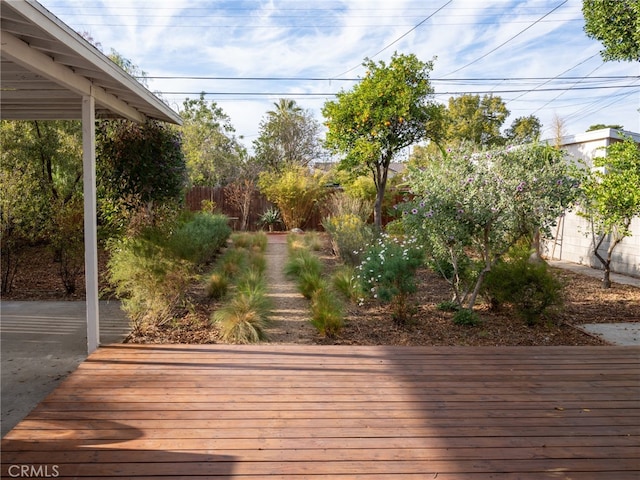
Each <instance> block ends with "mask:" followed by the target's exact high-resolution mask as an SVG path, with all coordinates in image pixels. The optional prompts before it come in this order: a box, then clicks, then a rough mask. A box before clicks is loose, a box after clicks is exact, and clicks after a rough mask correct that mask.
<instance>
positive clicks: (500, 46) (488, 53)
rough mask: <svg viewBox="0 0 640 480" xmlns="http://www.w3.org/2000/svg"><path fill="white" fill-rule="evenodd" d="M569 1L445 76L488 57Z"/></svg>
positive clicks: (565, 0) (565, 1)
mask: <svg viewBox="0 0 640 480" xmlns="http://www.w3.org/2000/svg"><path fill="white" fill-rule="evenodd" d="M567 1H568V0H564V1H563V2H562V3H560V4H559V5H557V6H556V7H555V8H553V9H552V10H551V11H550V12H548V13H546V14H545V15H543V16H542V17H541V18H539V19H538V20H536V21H535V22H533V23H532V24H531V25H529V26H528V27H527V28H525V29H524V30H521V31H519V32H518V33H516V34H515V35H514V36H513V37H511V38H509V39H508V40H507V41H506V42H503V43H501V44H500V45H498V46H497V47H496V48H494V49H492V50H490V51H488V52H487V53H485V54H484V55H482V56H480V57H478V58H476V59H475V60H473V61H471V62H469V63H467V64H466V65H463V66H462V67H460V68H457V69H456V70H454V71H452V72H449V73H447V74H446V75H444V76H445V77H447V76H449V75H451V74H453V73H457V72H459V71H460V70H463V69H465V68H467V67H468V66H470V65H473V64H474V63H476V62H479V61H480V60H482V59H483V58H485V57H487V56H489V55H491V54H492V53H493V52H495V51H496V50H498V49H499V48H502V47H504V46H505V45H506V44H507V43H509V42H510V41H511V40H513V39H514V38H516V37H518V36H520V35H522V34H523V33H524V32H526V31H527V30H529V29H530V28H531V27H533V26H534V25H536V24H538V23H540V21H542V19H544V18H545V17H548V16H549V15H551V14H552V13H553V12H555V11H556V10H557V9H559V8H560V7H561V6H563V5H564V4H565V3H567Z"/></svg>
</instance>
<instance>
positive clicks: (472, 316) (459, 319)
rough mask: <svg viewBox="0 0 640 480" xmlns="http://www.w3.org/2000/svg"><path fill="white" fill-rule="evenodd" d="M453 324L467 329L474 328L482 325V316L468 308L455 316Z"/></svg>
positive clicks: (459, 311) (462, 309) (460, 310)
mask: <svg viewBox="0 0 640 480" xmlns="http://www.w3.org/2000/svg"><path fill="white" fill-rule="evenodd" d="M453 323H455V324H456V325H462V326H467V327H474V326H476V325H479V324H480V323H481V319H480V316H479V315H478V314H477V313H476V312H474V311H473V310H470V309H468V308H461V309H459V310H458V311H457V312H456V313H455V314H454V315H453Z"/></svg>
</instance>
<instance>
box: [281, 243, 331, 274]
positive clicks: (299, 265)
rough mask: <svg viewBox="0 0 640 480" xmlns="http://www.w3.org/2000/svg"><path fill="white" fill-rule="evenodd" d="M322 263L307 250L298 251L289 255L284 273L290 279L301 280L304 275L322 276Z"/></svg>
mask: <svg viewBox="0 0 640 480" xmlns="http://www.w3.org/2000/svg"><path fill="white" fill-rule="evenodd" d="M321 272H322V263H321V262H320V259H319V258H318V257H317V256H316V255H314V254H313V253H311V252H310V251H309V250H306V249H296V250H293V252H292V253H290V254H289V259H288V260H287V262H286V263H285V265H284V273H285V275H287V276H288V277H290V278H294V279H297V278H300V276H301V275H302V274H303V273H308V274H314V275H317V276H320V273H321Z"/></svg>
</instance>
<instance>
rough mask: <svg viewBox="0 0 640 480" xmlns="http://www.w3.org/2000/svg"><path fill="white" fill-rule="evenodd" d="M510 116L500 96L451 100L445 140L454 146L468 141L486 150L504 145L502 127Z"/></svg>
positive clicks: (454, 98)
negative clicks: (486, 148) (489, 147)
mask: <svg viewBox="0 0 640 480" xmlns="http://www.w3.org/2000/svg"><path fill="white" fill-rule="evenodd" d="M508 116H509V110H507V106H506V104H505V103H504V101H503V100H502V98H500V97H499V96H494V95H483V96H482V97H481V96H480V95H473V94H465V95H460V96H459V97H451V98H450V99H449V108H448V109H447V113H446V125H447V126H446V139H447V141H448V142H449V143H453V144H454V145H459V144H461V143H468V142H471V143H472V144H473V145H476V146H483V147H488V146H496V145H502V144H503V143H504V139H503V137H502V135H501V134H500V128H501V127H502V125H503V124H504V122H505V120H506V119H507V117H508Z"/></svg>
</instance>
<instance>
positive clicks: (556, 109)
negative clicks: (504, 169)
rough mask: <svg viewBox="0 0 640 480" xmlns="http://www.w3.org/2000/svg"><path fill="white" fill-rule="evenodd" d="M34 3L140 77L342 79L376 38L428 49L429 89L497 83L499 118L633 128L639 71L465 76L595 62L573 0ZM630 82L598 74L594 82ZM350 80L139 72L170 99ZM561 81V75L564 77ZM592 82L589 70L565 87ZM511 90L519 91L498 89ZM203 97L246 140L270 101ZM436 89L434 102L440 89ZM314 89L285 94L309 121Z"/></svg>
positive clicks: (423, 54)
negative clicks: (503, 110)
mask: <svg viewBox="0 0 640 480" xmlns="http://www.w3.org/2000/svg"><path fill="white" fill-rule="evenodd" d="M41 2H42V3H43V5H44V6H45V7H48V8H49V9H50V10H51V11H52V12H53V13H54V14H55V15H57V16H58V17H60V18H61V19H62V20H63V21H65V22H66V23H67V24H69V25H70V26H71V27H72V28H74V29H76V30H78V31H88V32H89V33H90V34H91V35H92V36H93V37H94V39H95V40H97V41H99V42H100V43H101V44H102V48H103V50H104V51H105V52H107V53H108V52H109V51H110V49H111V48H113V49H115V50H116V51H118V52H119V53H120V54H122V55H123V56H124V57H125V58H128V59H130V60H131V61H133V62H134V63H135V64H137V65H138V66H140V67H141V68H142V69H143V70H144V71H146V72H147V73H148V74H149V75H150V76H216V77H318V78H326V77H336V76H338V75H341V74H343V73H345V72H347V73H346V74H345V75H344V76H345V77H351V78H353V77H356V76H358V75H361V74H362V68H361V67H360V66H361V63H362V61H363V59H364V58H365V57H371V56H373V55H375V54H376V53H378V52H380V51H381V50H383V49H384V50H383V51H382V52H381V53H379V54H378V55H377V56H375V58H374V60H376V61H378V60H385V61H386V60H388V59H389V58H390V56H391V55H392V54H393V52H394V51H399V52H402V53H415V54H416V55H417V56H418V57H419V58H420V59H422V60H425V61H427V60H431V59H432V58H433V57H434V56H437V57H438V58H437V60H436V61H435V65H434V71H433V72H432V75H431V76H432V78H433V79H434V87H435V88H436V92H437V93H441V92H471V91H494V92H500V93H496V94H497V95H500V96H502V98H503V99H505V100H511V99H515V100H513V101H509V103H508V104H507V106H508V108H509V109H510V110H511V112H512V115H511V118H510V119H508V120H507V122H506V124H505V127H506V126H508V124H509V123H510V121H511V120H512V119H513V118H515V117H517V116H524V115H529V114H531V113H533V112H536V115H537V116H538V117H539V118H540V120H541V121H542V123H543V124H544V125H545V126H547V127H550V126H551V123H552V119H553V116H554V115H558V116H560V117H561V118H563V117H566V118H567V123H568V127H569V128H570V130H571V131H570V133H578V132H580V131H582V130H584V129H585V128H586V127H588V126H589V125H591V124H594V123H620V124H623V125H624V126H625V127H626V128H627V129H630V130H635V131H640V115H639V114H638V111H637V110H638V107H639V106H640V105H639V99H640V95H639V94H638V92H640V82H636V88H635V90H634V89H629V88H620V89H617V88H612V89H598V90H577V89H574V90H571V91H569V92H566V93H563V94H560V93H561V92H559V91H552V92H548V91H543V90H544V89H548V88H550V87H554V86H557V85H558V82H557V81H554V82H549V83H548V84H546V85H543V83H544V80H537V81H535V80H530V81H522V82H519V83H515V82H506V81H487V82H472V81H470V79H482V78H514V77H527V78H531V77H533V78H540V77H554V76H557V75H560V74H562V73H563V72H565V71H566V70H568V69H570V68H571V67H575V68H573V69H572V70H571V71H569V72H567V73H566V74H564V75H563V76H565V77H566V76H583V75H589V74H590V72H592V71H593V70H594V69H595V68H596V67H598V66H599V65H601V64H602V62H601V60H600V58H599V56H598V55H596V56H595V57H594V58H593V59H590V60H589V61H586V62H584V63H583V64H581V65H578V63H579V62H581V61H582V60H585V59H587V58H588V57H590V56H592V55H594V54H596V53H597V52H598V51H599V50H600V49H601V46H600V45H599V43H598V42H596V41H594V40H591V39H588V38H587V37H586V35H585V34H584V32H583V22H582V14H581V11H580V8H581V3H580V2H577V1H574V0H570V1H569V2H567V3H566V4H564V5H562V6H561V7H560V8H558V9H557V10H556V11H555V12H554V13H553V14H551V15H549V16H547V17H546V18H544V19H542V20H539V19H540V18H541V17H543V16H544V15H545V14H546V13H548V12H550V11H551V10H552V9H554V8H555V7H556V6H557V5H558V4H559V2H558V1H556V0H528V1H516V0H493V1H489V0H486V1H482V2H478V1H477V0H455V1H453V2H450V3H447V0H429V1H426V0H425V1H422V2H415V1H411V0H402V1H400V0H396V1H394V2H389V1H388V0H367V1H365V0H326V1H323V2H311V1H295V2H294V1H288V0H268V1H262V0H235V1H219V2H215V3H213V4H212V3H211V2H204V1H199V0H163V1H154V2H149V1H143V0H131V1H129V2H122V1H117V0H115V1H106V0H103V1H102V2H92V3H89V2H86V1H84V0H41ZM212 5H213V7H212ZM445 5H446V6H445ZM443 6H444V8H442V9H441V10H440V11H439V12H438V13H435V14H434V12H436V10H438V9H440V8H441V7H443ZM431 15H432V17H431V18H430V19H429V20H426V21H424V20H425V19H426V18H427V17H428V16H431ZM423 21H424V23H423V24H422V25H420V26H419V27H417V28H414V27H416V25H418V24H419V23H420V22H423ZM536 21H537V23H535V24H534V22H536ZM408 32H410V33H408ZM405 34H406V35H405ZM401 37H402V38H401ZM503 43H504V45H502V46H501V44H503ZM385 47H388V48H385ZM494 49H496V50H495V51H494V52H492V53H489V52H491V51H492V50H494ZM481 57H482V58H481ZM466 65H468V66H466ZM465 66H466V67H465ZM461 67H465V68H462V69H461V70H459V71H458V72H455V73H452V74H451V75H448V76H446V77H444V78H448V79H453V78H458V79H467V81H465V82H458V83H450V82H449V83H444V82H439V81H437V80H438V79H440V78H442V77H443V76H445V75H447V74H449V73H451V72H454V71H456V70H458V69H460V68H461ZM592 75H593V76H613V75H623V76H629V75H635V76H639V75H640V67H639V66H638V65H637V64H632V63H624V62H620V63H616V62H614V63H607V64H604V65H602V66H600V68H598V69H597V70H596V71H595V72H594V73H593V74H592ZM631 82H632V80H628V79H627V80H624V81H620V82H618V83H614V82H613V81H611V80H609V81H605V84H609V85H624V84H627V85H628V84H630V83H631ZM351 85H352V83H349V82H339V81H332V82H328V81H324V82H321V81H299V82H274V81H269V82H256V81H240V80H236V81H222V80H197V79H183V80H179V79H174V80H160V79H151V80H150V86H151V89H152V90H159V91H164V92H179V91H180V92H190V93H189V94H188V95H186V94H185V95H165V97H167V98H169V99H170V100H171V101H172V102H173V104H174V105H178V106H180V105H181V104H182V101H183V100H184V98H185V97H187V96H189V97H191V98H195V97H197V96H198V93H199V92H200V91H207V92H218V93H222V92H227V93H229V92H231V93H240V92H272V93H274V94H277V93H287V92H290V93H298V94H308V93H317V92H319V93H324V92H327V93H328V92H337V91H338V90H340V89H341V88H345V89H349V88H350V87H351ZM564 85H572V84H571V83H570V82H565V83H564ZM594 85H595V83H594V80H593V79H592V80H587V81H585V82H582V83H581V84H576V85H575V86H576V87H585V86H594ZM517 89H524V90H531V92H529V93H527V94H525V95H521V94H520V93H508V92H504V93H502V92H503V91H505V90H517ZM556 97H557V98H556ZM208 98H210V99H213V100H215V101H216V102H217V103H218V104H219V105H220V106H221V107H222V108H223V109H224V110H225V112H226V113H227V114H228V115H229V116H230V117H231V120H232V122H233V124H234V125H235V127H236V129H237V132H238V134H240V135H244V136H245V138H246V141H245V144H246V145H247V146H248V147H250V143H251V140H252V139H254V138H255V135H256V134H257V133H258V125H259V122H260V120H261V118H262V116H263V115H264V114H265V112H266V111H267V110H269V109H270V108H271V107H272V104H273V102H275V101H277V100H278V96H277V95H272V96H264V97H263V96H243V97H239V96H238V95H216V96H211V97H208ZM437 98H438V100H439V101H446V100H447V98H448V95H438V96H437ZM325 100H326V99H325V98H318V97H311V96H308V95H300V96H299V97H296V101H297V102H298V103H299V104H300V105H301V106H302V107H303V108H308V109H311V110H312V111H313V112H314V113H315V114H316V116H317V118H318V119H319V120H321V118H320V110H321V107H322V104H323V103H324V101H325Z"/></svg>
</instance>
